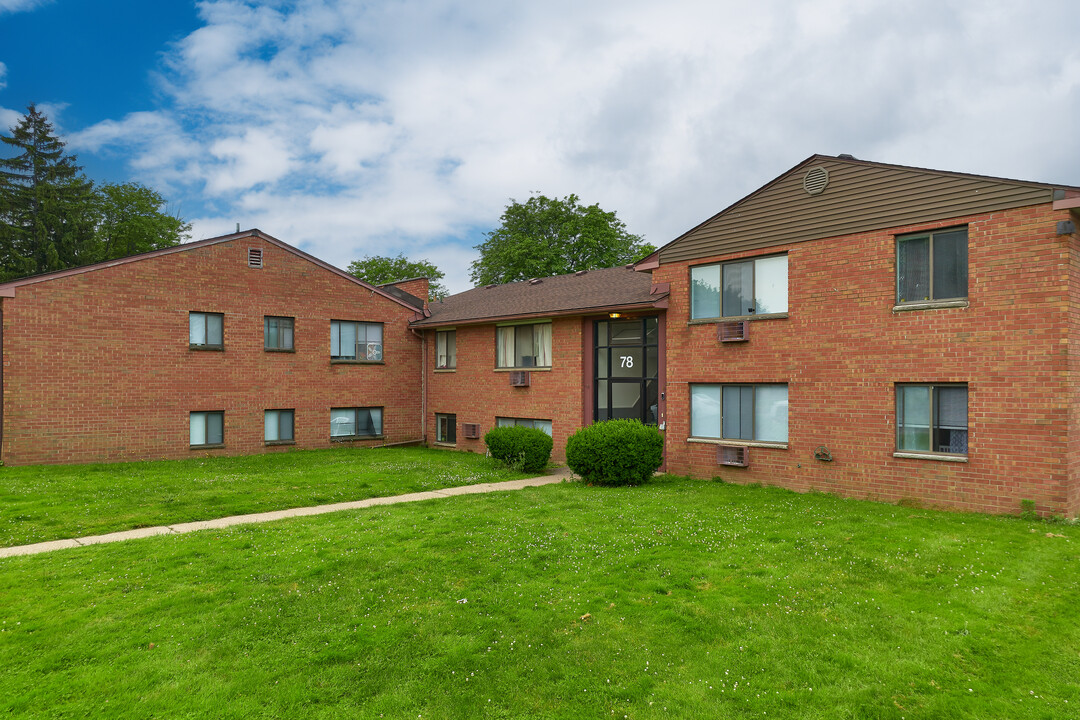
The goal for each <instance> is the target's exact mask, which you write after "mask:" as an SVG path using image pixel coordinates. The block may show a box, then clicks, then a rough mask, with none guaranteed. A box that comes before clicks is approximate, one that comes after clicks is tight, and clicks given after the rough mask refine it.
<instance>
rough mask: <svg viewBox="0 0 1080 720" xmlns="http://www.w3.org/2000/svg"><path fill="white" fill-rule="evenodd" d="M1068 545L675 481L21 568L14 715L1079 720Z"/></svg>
mask: <svg viewBox="0 0 1080 720" xmlns="http://www.w3.org/2000/svg"><path fill="white" fill-rule="evenodd" d="M1048 532H1049V535H1048V534H1047V533H1048ZM1074 533H1075V528H1074V527H1072V526H1068V527H1065V526H1061V525H1052V526H1051V525H1046V524H1043V523H1038V522H1025V521H1022V520H1019V519H1015V518H1002V517H987V516H978V515H959V514H947V513H938V512H933V511H928V510H912V509H908V508H898V507H895V506H889V505H882V504H875V503H867V502H859V501H851V500H843V499H839V498H836V497H833V496H828V495H820V494H810V495H797V494H794V493H790V492H786V491H782V490H778V489H774V488H748V487H739V486H733V485H726V484H722V483H717V482H708V481H695V480H689V479H685V478H677V477H670V476H666V477H662V478H658V479H657V480H655V481H654V482H651V483H649V484H647V485H645V486H642V487H639V488H618V489H614V488H595V487H588V486H585V485H583V484H581V483H563V484H559V485H552V486H546V487H543V488H533V489H528V490H524V491H519V492H512V493H497V494H491V495H473V496H461V497H454V498H448V499H442V500H435V501H427V502H421V503H410V504H406V505H398V506H381V507H378V508H370V509H366V510H362V511H354V512H345V513H337V514H334V515H324V516H318V517H312V518H302V519H295V520H288V521H283V522H279V523H269V524H265V525H249V526H241V527H234V528H230V529H226V530H220V531H205V532H200V533H193V534H190V535H183V536H172V537H155V538H148V539H145V540H138V541H131V542H125V543H119V544H114V545H105V546H95V547H86V548H78V549H73V550H64V551H60V552H55V553H49V554H46V555H38V556H31V557H20V558H11V559H7V560H3V561H0V668H3V672H0V715H10V716H17V717H23V718H46V717H61V716H64V717H67V716H78V717H84V716H85V717H122V718H151V717H170V718H196V717H222V718H291V717H304V718H346V717H348V718H380V717H387V718H420V719H423V718H575V719H576V718H611V717H617V718H638V719H641V718H763V717H764V718H768V717H783V718H896V719H900V718H1001V717H1009V718H1073V717H1077V715H1078V714H1080V713H1078V709H1080V652H1078V650H1077V648H1080V573H1078V572H1077V571H1078V568H1080V551H1078V548H1077V545H1076V542H1075V538H1074V537H1072V536H1073V534H1074ZM1062 536H1065V537H1062Z"/></svg>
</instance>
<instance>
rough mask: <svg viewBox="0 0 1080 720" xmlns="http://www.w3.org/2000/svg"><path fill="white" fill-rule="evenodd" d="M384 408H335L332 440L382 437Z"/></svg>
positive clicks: (332, 416)
mask: <svg viewBox="0 0 1080 720" xmlns="http://www.w3.org/2000/svg"><path fill="white" fill-rule="evenodd" d="M382 421H383V411H382V408H377V407H374V408H333V409H331V410H330V437H331V438H364V437H378V436H380V435H382V434H383V433H382Z"/></svg>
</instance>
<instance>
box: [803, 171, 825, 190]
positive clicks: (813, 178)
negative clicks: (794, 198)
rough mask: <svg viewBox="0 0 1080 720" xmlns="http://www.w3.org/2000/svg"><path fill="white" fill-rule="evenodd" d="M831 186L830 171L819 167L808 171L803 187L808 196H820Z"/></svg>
mask: <svg viewBox="0 0 1080 720" xmlns="http://www.w3.org/2000/svg"><path fill="white" fill-rule="evenodd" d="M828 184H829V171H828V170H826V169H825V168H823V167H822V166H820V165H818V166H817V167H812V168H810V169H809V170H807V171H806V177H804V178H803V181H802V186H803V190H805V191H806V194H807V195H820V194H821V193H823V192H824V191H825V187H826V186H827V185H828Z"/></svg>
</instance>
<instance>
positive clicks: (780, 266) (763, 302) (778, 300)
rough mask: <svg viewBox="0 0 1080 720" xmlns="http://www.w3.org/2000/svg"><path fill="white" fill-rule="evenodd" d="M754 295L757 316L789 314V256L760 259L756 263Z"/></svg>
mask: <svg viewBox="0 0 1080 720" xmlns="http://www.w3.org/2000/svg"><path fill="white" fill-rule="evenodd" d="M754 295H755V296H756V297H755V298H754V303H755V305H756V307H755V308H754V314H755V315H764V314H766V313H782V312H787V309H788V304H787V303H788V261H787V255H777V256H776V257H769V258H760V259H759V260H757V261H756V262H755V263H754Z"/></svg>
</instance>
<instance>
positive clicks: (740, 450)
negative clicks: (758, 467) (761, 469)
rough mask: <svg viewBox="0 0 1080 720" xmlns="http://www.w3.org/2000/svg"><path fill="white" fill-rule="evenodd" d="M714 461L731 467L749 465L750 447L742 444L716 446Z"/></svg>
mask: <svg viewBox="0 0 1080 720" xmlns="http://www.w3.org/2000/svg"><path fill="white" fill-rule="evenodd" d="M716 463H717V464H718V465H729V466H731V467H750V448H748V447H745V446H742V445H721V446H720V447H718V448H716Z"/></svg>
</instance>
